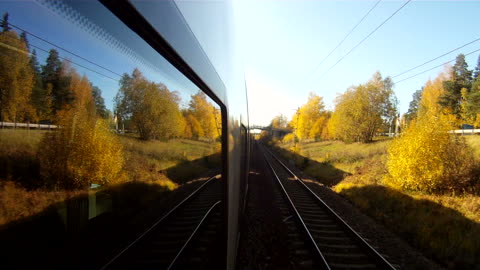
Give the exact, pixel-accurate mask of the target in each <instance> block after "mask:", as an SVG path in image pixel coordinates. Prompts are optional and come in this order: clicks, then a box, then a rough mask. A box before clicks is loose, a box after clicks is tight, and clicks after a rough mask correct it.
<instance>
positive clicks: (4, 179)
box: [0, 129, 220, 225]
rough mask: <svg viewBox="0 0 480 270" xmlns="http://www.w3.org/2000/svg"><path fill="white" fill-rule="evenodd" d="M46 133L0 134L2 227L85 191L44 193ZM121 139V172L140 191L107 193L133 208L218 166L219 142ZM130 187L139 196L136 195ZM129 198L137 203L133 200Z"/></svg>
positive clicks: (127, 187)
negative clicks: (41, 153)
mask: <svg viewBox="0 0 480 270" xmlns="http://www.w3.org/2000/svg"><path fill="white" fill-rule="evenodd" d="M45 133H46V131H35V130H30V131H28V130H7V129H5V130H0V225H2V224H7V223H9V222H12V221H15V220H20V219H23V218H27V217H29V216H33V215H36V214H39V213H41V212H42V211H44V210H46V209H47V208H48V207H49V206H52V205H55V204H56V203H58V202H62V201H65V200H67V199H69V198H72V197H73V196H77V195H80V194H83V193H85V192H86V191H81V190H79V191H71V192H67V191H63V190H54V191H53V190H46V189H45V188H44V185H43V184H42V180H41V177H40V173H39V162H38V157H37V148H38V144H39V142H40V141H41V139H42V137H43V135H44V134H45ZM119 140H120V142H121V143H122V145H123V146H124V158H125V165H124V167H123V173H124V174H125V175H126V176H127V177H126V179H127V181H128V182H132V181H133V182H137V183H139V184H138V185H137V186H140V187H141V188H136V186H135V184H134V183H130V184H128V183H127V185H125V187H123V185H116V186H112V187H106V188H107V189H111V190H112V191H113V192H114V193H116V194H118V195H116V197H117V198H119V199H118V200H117V201H128V202H130V204H131V205H136V204H132V202H135V201H145V200H146V201H151V198H152V197H157V198H158V194H159V193H161V192H167V191H169V190H173V189H176V188H177V187H178V186H179V185H181V184H183V183H185V182H186V181H189V180H191V179H193V178H196V177H199V176H201V175H202V174H205V173H207V172H209V171H210V170H213V169H214V168H219V167H220V157H219V154H218V152H219V151H220V144H219V143H207V142H200V141H190V140H182V139H176V140H170V141H168V142H161V141H147V142H145V141H141V140H138V139H136V138H134V137H127V136H120V137H119ZM216 153H217V154H216ZM214 154H216V155H214ZM141 183H143V184H144V185H142V184H141ZM132 185H133V186H132ZM143 187H148V188H143ZM132 188H136V191H135V192H132ZM149 190H150V191H154V192H150V191H149ZM127 193H131V194H132V196H134V197H136V198H130V199H129V198H128V196H126V195H127ZM122 197H125V198H123V199H122Z"/></svg>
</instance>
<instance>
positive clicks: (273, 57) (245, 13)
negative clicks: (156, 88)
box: [0, 0, 480, 124]
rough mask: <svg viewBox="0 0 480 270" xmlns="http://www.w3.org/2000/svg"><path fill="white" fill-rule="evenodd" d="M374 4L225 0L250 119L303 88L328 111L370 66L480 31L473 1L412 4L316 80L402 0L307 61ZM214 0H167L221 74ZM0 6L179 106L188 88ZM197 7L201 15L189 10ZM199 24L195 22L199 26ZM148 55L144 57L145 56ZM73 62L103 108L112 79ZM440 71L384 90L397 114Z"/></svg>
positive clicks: (27, 9) (42, 14)
mask: <svg viewBox="0 0 480 270" xmlns="http://www.w3.org/2000/svg"><path fill="white" fill-rule="evenodd" d="M375 2H376V0H374V1H320V0H318V1H315V0H305V1H301V0H298V1H293V0H238V1H234V2H233V7H234V16H235V17H234V21H235V26H236V29H237V32H236V34H237V36H236V37H235V38H234V39H232V40H234V41H235V45H236V46H238V47H240V48H241V50H242V55H243V57H241V60H242V62H243V63H244V71H245V79H246V84H247V87H248V93H249V103H250V104H249V108H250V123H253V124H268V123H269V121H270V120H271V119H272V118H273V117H274V116H275V115H278V114H280V113H282V114H284V115H286V116H288V117H291V115H293V114H294V113H295V110H296V109H297V108H298V107H299V106H301V105H302V104H304V103H305V102H306V100H307V97H308V94H309V92H315V93H316V94H318V95H320V96H322V97H323V98H324V102H325V104H326V105H327V108H329V109H333V101H334V99H335V97H336V96H337V94H338V93H342V92H344V91H345V90H346V89H347V88H348V87H349V86H352V85H357V84H360V83H364V82H366V81H367V80H368V79H369V78H370V77H371V76H372V75H373V73H374V72H376V71H380V72H381V73H382V75H383V76H394V75H396V74H399V73H401V72H403V71H405V70H407V69H409V68H411V67H414V66H416V65H418V64H420V63H423V62H425V61H427V60H430V59H432V58H434V57H436V56H438V55H441V54H443V53H444V52H447V51H449V50H451V49H453V48H456V47H459V46H461V45H463V44H465V43H467V42H470V41H472V40H474V39H477V38H480V31H478V30H477V29H478V28H479V27H478V26H479V23H478V14H480V2H479V1H412V2H410V3H409V4H408V5H407V6H405V8H403V9H402V10H401V11H400V12H399V13H398V14H396V15H395V16H394V17H393V18H392V19H391V20H389V21H388V22H387V23H386V24H385V25H383V26H382V27H381V28H380V29H379V30H378V31H377V32H375V33H374V34H373V35H372V36H371V37H370V38H369V39H367V40H366V41H365V42H364V43H363V44H361V45H360V46H359V47H358V48H357V49H356V50H355V51H353V52H352V53H351V54H350V55H348V56H347V57H346V58H345V59H344V60H343V61H342V62H340V63H339V64H338V65H337V66H336V67H335V68H334V69H332V70H331V71H330V72H329V73H328V74H326V75H325V76H324V77H322V78H319V77H320V75H321V74H322V73H323V72H324V71H325V70H327V69H328V68H329V67H330V66H331V65H332V64H333V63H335V62H336V61H337V60H338V59H339V58H340V57H341V56H343V55H344V54H345V53H346V52H348V51H349V50H350V49H351V48H352V47H353V46H355V45H356V44H357V43H358V42H359V41H360V40H362V39H363V38H364V37H365V36H366V35H367V34H368V33H370V32H371V31H372V30H373V29H374V28H375V27H377V26H378V25H379V24H380V23H381V22H383V21H384V20H385V19H386V18H387V17H388V16H390V15H391V14H392V13H393V12H394V11H395V10H397V9H398V8H399V7H400V6H401V5H403V4H404V3H405V1H388V0H383V1H381V2H380V4H379V5H378V6H377V7H376V8H375V9H374V10H373V11H372V12H371V13H370V15H369V16H368V17H367V18H366V19H365V20H364V21H363V22H362V24H360V25H359V26H358V27H357V29H355V31H354V32H353V33H352V34H351V35H350V36H349V37H348V38H347V39H346V40H345V42H344V43H343V44H342V46H341V47H339V48H338V49H337V50H336V51H335V52H334V53H333V54H332V55H331V56H330V57H329V58H328V59H327V60H326V61H325V62H324V63H323V64H322V65H321V66H319V67H318V68H317V66H318V64H319V62H320V61H321V60H322V59H323V58H324V57H325V56H326V55H327V54H328V53H329V52H330V51H331V50H332V49H333V48H334V47H335V46H336V45H337V44H338V42H339V41H340V40H341V39H342V38H343V37H344V36H345V35H346V33H348V31H349V30H350V29H351V28H352V27H353V26H354V25H355V24H356V23H357V22H358V21H359V20H360V18H362V17H363V16H364V14H365V13H366V12H367V11H368V10H369V9H370V8H371V7H372V6H373V5H374V4H375ZM215 3H218V0H206V1H183V0H180V1H177V4H178V5H179V7H180V9H181V10H182V12H184V14H185V15H186V16H187V19H189V18H190V19H196V21H195V20H192V21H190V22H191V28H192V30H193V31H194V32H195V34H196V36H197V37H198V38H199V39H200V41H202V40H203V39H205V40H211V41H212V42H210V43H211V44H210V45H209V46H207V47H208V48H205V49H206V52H207V54H209V56H210V57H211V59H212V62H214V65H216V66H217V68H219V70H220V71H222V70H227V69H225V68H224V67H223V66H222V65H224V63H227V62H225V61H224V62H222V61H221V60H222V59H220V60H218V59H215V57H213V54H214V52H216V51H221V50H222V48H221V46H220V45H219V44H220V43H218V42H216V41H219V42H220V41H222V36H221V33H217V32H221V31H220V30H221V29H224V28H225V27H221V26H220V25H219V24H221V23H222V19H221V16H216V15H215V14H216V13H218V12H220V11H219V10H216V5H215ZM0 8H1V10H0V11H1V12H3V11H9V12H10V20H11V22H12V23H14V24H17V25H18V26H21V27H24V28H25V29H27V30H28V31H31V32H33V33H35V34H37V35H39V36H41V37H44V38H46V39H48V40H50V41H51V42H53V43H56V44H60V45H62V46H63V47H65V48H67V49H69V50H72V51H74V52H76V53H78V54H79V55H82V56H84V57H87V58H89V59H90V60H93V61H94V62H96V63H98V64H100V65H103V66H106V67H108V68H109V69H112V70H113V71H115V72H117V73H120V74H122V73H124V72H128V73H130V72H131V70H133V68H134V67H136V66H139V67H140V68H141V70H142V71H143V72H144V73H145V75H146V76H147V77H148V78H150V79H152V80H153V79H155V80H156V81H161V82H164V83H165V84H167V86H168V87H169V88H170V89H171V90H179V91H180V92H181V93H182V100H183V105H184V106H186V105H187V103H188V97H189V95H191V94H193V93H195V92H196V91H197V88H196V87H195V86H194V85H193V84H191V83H190V82H188V81H187V80H185V79H184V78H182V76H181V75H180V74H178V72H175V71H174V70H173V68H172V67H171V66H168V64H166V63H163V62H162V63H160V64H159V65H160V66H161V67H162V68H163V67H164V68H163V71H159V70H151V69H149V68H148V67H146V66H142V63H139V62H138V61H135V60H134V59H131V58H128V57H126V56H125V55H124V54H122V53H121V52H119V51H116V50H112V48H111V47H109V45H107V44H105V43H104V42H101V41H99V40H98V39H96V38H94V37H92V36H91V35H89V34H87V33H86V32H85V31H82V30H80V29H78V28H76V27H74V28H75V29H76V30H72V29H74V28H72V24H70V23H69V22H68V21H66V20H65V19H64V18H62V17H61V16H58V15H56V14H55V13H53V12H52V11H50V10H48V9H47V8H45V7H44V6H43V5H41V4H38V3H33V2H31V1H2V2H0ZM200 13H202V14H205V15H203V16H202V15H199V14H200ZM228 16H230V15H228ZM202 21H205V22H204V23H203V24H202ZM192 22H193V23H192ZM209 24H210V25H209ZM205 29H207V30H205ZM208 29H210V30H208ZM212 29H213V30H212ZM226 29H229V27H226ZM215 30H218V31H216V32H215ZM29 39H30V42H31V44H33V45H36V46H40V47H42V48H45V49H50V48H51V46H50V45H48V44H45V43H44V42H42V41H39V40H37V39H35V38H33V37H29ZM217 43H218V44H217ZM205 44H206V43H204V45H205ZM215 44H216V45H215ZM214 45H215V46H214ZM476 49H480V41H479V42H476V43H474V44H472V45H469V46H466V47H465V48H463V49H461V50H458V51H456V52H453V53H451V54H449V55H447V56H445V57H442V58H440V59H438V60H436V61H435V62H432V63H430V64H428V65H426V66H424V67H421V68H419V69H417V70H414V71H412V72H410V73H408V74H405V75H403V76H400V77H398V78H395V79H394V81H398V80H400V79H402V78H405V77H408V76H410V75H413V74H415V73H417V72H420V71H423V70H425V69H428V68H430V67H434V66H436V65H439V64H441V63H444V62H446V61H448V60H451V59H454V58H455V56H456V55H457V54H458V53H468V52H471V51H474V50H476ZM37 53H38V55H39V59H40V61H41V62H43V61H44V59H45V58H46V53H43V52H40V51H38V50H37ZM217 54H218V53H217ZM60 55H61V56H65V57H68V58H70V59H71V60H73V61H75V62H77V63H80V64H82V65H85V66H88V67H90V68H93V69H95V70H98V71H100V72H102V73H104V74H107V75H109V76H113V77H115V75H112V74H109V73H108V72H107V71H103V70H101V69H99V68H98V67H95V66H92V65H91V64H89V63H87V62H85V61H83V60H81V59H77V58H75V57H74V56H71V55H68V53H65V52H62V51H60ZM152 55H153V53H152ZM219 55H221V54H219ZM212 57H213V58H212ZM237 57H238V56H237ZM150 58H151V59H149V60H150V61H154V60H155V59H153V60H152V57H150ZM217 58H218V57H217ZM477 58H478V53H475V54H473V55H470V56H468V57H467V62H468V64H469V66H470V68H471V69H473V68H474V66H475V64H476V60H477ZM158 61H160V62H161V60H158ZM222 63H223V64H222ZM76 68H77V70H78V71H79V72H80V73H82V74H86V75H87V76H88V77H89V79H90V80H91V81H92V82H93V83H94V84H95V85H97V86H99V87H100V88H101V89H102V92H103V96H104V98H105V101H106V104H107V107H108V108H109V109H112V106H113V97H114V96H115V94H116V93H117V90H118V82H117V81H114V80H111V79H108V78H106V77H104V76H101V75H98V74H95V73H92V72H91V71H88V70H86V69H83V68H80V67H78V66H76ZM441 70H442V67H440V68H437V69H435V70H432V71H430V72H427V73H425V74H422V75H420V76H417V77H415V78H413V79H410V80H407V81H405V82H401V83H399V84H397V85H395V88H394V90H395V92H396V95H397V97H398V98H399V100H400V111H401V112H402V113H404V112H406V110H407V108H408V104H409V102H410V100H411V96H412V93H413V92H414V91H415V90H417V89H420V88H421V86H423V85H424V84H425V82H426V81H427V80H428V79H429V78H434V77H435V76H436V75H437V74H438V73H439V72H440V71H441ZM227 73H228V72H227ZM231 102H233V101H231ZM230 105H232V104H230Z"/></svg>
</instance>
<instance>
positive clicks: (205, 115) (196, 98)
mask: <svg viewBox="0 0 480 270" xmlns="http://www.w3.org/2000/svg"><path fill="white" fill-rule="evenodd" d="M191 98H192V99H191V100H190V103H189V108H188V111H189V114H191V115H192V116H193V117H194V118H195V119H196V120H197V121H198V122H199V123H200V127H201V129H202V130H203V136H204V137H206V138H208V139H215V138H217V137H218V136H220V129H219V128H221V122H220V123H218V118H219V117H218V114H219V112H218V110H217V109H216V108H215V107H214V106H213V105H212V104H211V103H210V102H208V100H207V95H205V93H203V92H202V91H199V92H198V93H197V94H195V95H192V97H191ZM216 115H217V116H216Z"/></svg>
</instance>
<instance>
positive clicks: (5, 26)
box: [0, 12, 12, 32]
mask: <svg viewBox="0 0 480 270" xmlns="http://www.w3.org/2000/svg"><path fill="white" fill-rule="evenodd" d="M0 26H1V27H2V32H8V31H10V30H12V28H11V27H10V25H8V12H5V13H4V14H3V20H2V23H1V24H0Z"/></svg>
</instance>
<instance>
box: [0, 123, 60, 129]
mask: <svg viewBox="0 0 480 270" xmlns="http://www.w3.org/2000/svg"><path fill="white" fill-rule="evenodd" d="M0 128H26V129H57V128H58V126H57V125H46V124H30V123H12V122H0Z"/></svg>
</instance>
